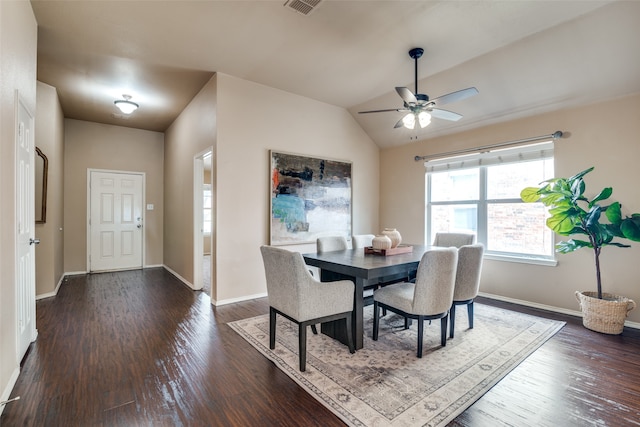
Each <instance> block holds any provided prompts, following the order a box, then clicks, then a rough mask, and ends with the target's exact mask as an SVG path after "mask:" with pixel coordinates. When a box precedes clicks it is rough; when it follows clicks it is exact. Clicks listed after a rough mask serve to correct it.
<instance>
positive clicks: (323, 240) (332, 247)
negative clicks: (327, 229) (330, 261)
mask: <svg viewBox="0 0 640 427" xmlns="http://www.w3.org/2000/svg"><path fill="white" fill-rule="evenodd" d="M347 249H349V245H348V244H347V239H346V238H345V237H344V236H324V237H318V240H316V252H318V253H320V252H333V251H344V250H347Z"/></svg>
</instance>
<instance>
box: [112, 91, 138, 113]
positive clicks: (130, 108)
mask: <svg viewBox="0 0 640 427" xmlns="http://www.w3.org/2000/svg"><path fill="white" fill-rule="evenodd" d="M122 97H123V98H124V99H118V100H115V101H113V103H114V104H115V105H116V107H118V108H119V109H120V111H122V113H123V114H131V113H133V112H134V111H136V110H137V109H138V107H139V105H138V104H136V103H135V102H133V101H131V95H122Z"/></svg>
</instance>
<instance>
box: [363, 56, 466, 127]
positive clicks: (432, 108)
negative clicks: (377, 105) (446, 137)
mask: <svg viewBox="0 0 640 427" xmlns="http://www.w3.org/2000/svg"><path fill="white" fill-rule="evenodd" d="M423 53H424V49H422V48H420V47H416V48H413V49H411V50H410V51H409V56H410V57H411V58H413V59H414V61H415V89H416V92H415V93H412V92H411V91H410V90H409V89H407V88H406V87H396V92H398V95H400V98H402V100H403V101H404V106H403V107H402V108H388V109H385V110H371V111H359V112H358V113H359V114H367V113H384V112H387V111H400V112H402V111H407V114H405V115H404V116H403V117H402V118H401V119H400V120H398V122H397V123H396V124H395V126H394V128H399V127H401V126H404V127H406V128H407V129H414V128H415V127H416V122H417V123H418V124H419V125H420V127H421V128H424V127H426V126H428V125H429V123H431V117H432V116H433V117H436V118H438V119H444V120H450V121H453V122H456V121H458V120H460V119H461V118H462V115H460V114H458V113H454V112H453V111H447V110H442V109H440V108H436V107H440V106H441V105H445V104H448V103H450V102H455V101H461V100H463V99H466V98H469V97H471V96H473V95H477V94H478V89H476V88H475V87H469V88H466V89H462V90H459V91H457V92H451V93H448V94H446V95H442V96H440V97H438V98H434V99H429V96H427V95H425V94H423V93H418V59H419V58H420V57H421V56H422V54H423Z"/></svg>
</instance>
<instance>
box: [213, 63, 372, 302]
mask: <svg viewBox="0 0 640 427" xmlns="http://www.w3.org/2000/svg"><path fill="white" fill-rule="evenodd" d="M269 150H277V151H284V152H289V153H294V154H302V155H308V156H314V157H327V158H331V159H336V160H345V161H351V162H353V166H352V174H353V180H352V181H353V182H352V189H353V232H354V234H362V233H369V232H376V231H377V230H378V191H379V177H380V174H379V170H380V168H379V149H378V147H377V146H376V145H375V144H374V143H373V141H372V140H371V139H370V138H369V137H368V136H367V135H366V134H365V133H364V132H363V130H362V129H361V128H360V127H359V126H358V124H357V123H356V122H355V120H354V119H353V117H351V115H350V114H349V113H348V112H347V111H346V110H345V109H343V108H339V107H335V106H332V105H328V104H324V103H321V102H318V101H314V100H312V99H309V98H304V97H301V96H298V95H294V94H291V93H287V92H283V91H280V90H276V89H273V88H270V87H267V86H263V85H259V84H255V83H252V82H248V81H246V80H241V79H239V78H235V77H232V76H228V75H223V74H218V149H217V155H216V159H215V161H216V165H217V167H216V180H217V183H218V185H217V189H216V194H217V201H216V204H217V215H216V216H217V226H216V227H217V239H216V247H217V249H216V252H217V279H216V280H217V283H218V293H217V295H216V299H217V300H218V301H225V300H233V299H236V298H242V297H244V296H249V295H258V294H262V293H264V292H266V284H265V279H264V269H263V265H262V259H261V257H260V251H259V247H260V245H263V244H268V243H269V218H270V212H269V207H270V204H269V203H270V201H269V200H270V199H269V198H270V194H271V193H270V176H271V175H270V157H269ZM289 248H290V249H293V250H300V251H307V252H309V251H310V252H314V251H315V245H306V246H299V247H289Z"/></svg>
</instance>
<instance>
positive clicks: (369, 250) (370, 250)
mask: <svg viewBox="0 0 640 427" xmlns="http://www.w3.org/2000/svg"><path fill="white" fill-rule="evenodd" d="M410 252H413V246H409V245H400V246H397V247H395V248H389V249H376V248H374V247H373V246H369V247H366V248H364V253H365V254H367V255H382V256H389V255H399V254H407V253H410Z"/></svg>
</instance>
